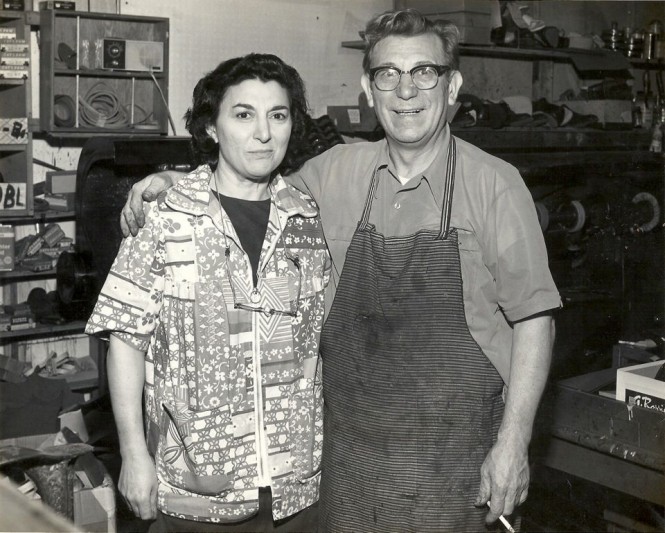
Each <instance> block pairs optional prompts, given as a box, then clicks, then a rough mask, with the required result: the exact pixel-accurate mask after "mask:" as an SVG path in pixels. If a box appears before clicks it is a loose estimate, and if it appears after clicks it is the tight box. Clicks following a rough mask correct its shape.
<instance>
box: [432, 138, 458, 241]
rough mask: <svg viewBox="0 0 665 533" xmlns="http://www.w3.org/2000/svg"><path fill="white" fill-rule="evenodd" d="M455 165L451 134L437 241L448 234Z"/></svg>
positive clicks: (455, 144)
mask: <svg viewBox="0 0 665 533" xmlns="http://www.w3.org/2000/svg"><path fill="white" fill-rule="evenodd" d="M456 163H457V142H456V141H455V137H453V135H452V133H451V134H450V143H449V144H448V161H447V162H446V181H445V184H444V189H443V208H442V209H441V231H440V232H439V235H438V237H437V239H439V240H444V239H446V238H447V237H448V233H450V214H451V212H452V206H453V189H454V187H455V165H456Z"/></svg>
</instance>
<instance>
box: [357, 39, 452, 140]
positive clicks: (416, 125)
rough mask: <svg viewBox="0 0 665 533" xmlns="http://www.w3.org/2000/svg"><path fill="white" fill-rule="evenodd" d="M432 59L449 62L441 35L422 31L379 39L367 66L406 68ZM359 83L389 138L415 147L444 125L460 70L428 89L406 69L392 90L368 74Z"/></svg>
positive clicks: (443, 62)
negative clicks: (379, 86)
mask: <svg viewBox="0 0 665 533" xmlns="http://www.w3.org/2000/svg"><path fill="white" fill-rule="evenodd" d="M432 63H433V64H436V65H447V64H448V63H447V61H446V58H445V55H444V52H443V46H442V44H441V39H440V38H439V37H438V36H437V35H434V34H424V35H418V36H414V37H402V36H390V37H386V38H385V39H383V40H381V41H379V42H378V43H377V45H376V46H375V47H374V50H373V51H372V56H371V64H370V66H371V67H372V68H375V67H381V66H388V67H396V68H398V69H400V70H402V71H409V70H411V69H412V68H414V67H416V66H418V65H424V64H432ZM451 76H452V77H451ZM449 77H451V79H450V81H448V78H449ZM361 83H362V86H363V89H364V91H365V94H366V95H367V100H368V103H369V105H370V106H372V107H374V110H375V111H376V116H377V119H378V120H379V122H380V123H381V126H383V129H384V130H385V132H386V137H387V138H388V140H389V141H390V142H392V143H396V144H398V145H401V146H403V147H405V148H414V149H418V148H424V147H426V146H428V144H429V143H431V142H433V140H434V139H436V138H438V135H439V134H440V133H441V132H442V131H443V129H444V128H445V125H446V113H447V111H448V106H450V105H452V104H454V103H455V100H456V98H457V92H458V90H459V88H460V86H461V84H462V76H461V74H460V73H459V72H454V73H450V74H447V75H446V74H444V75H443V76H441V77H440V78H439V82H438V84H437V85H436V87H434V88H433V89H427V90H422V89H418V88H417V87H416V86H415V85H414V84H413V80H412V79H411V76H410V75H409V74H408V72H406V73H404V74H402V77H401V79H400V82H399V85H398V86H397V88H395V90H393V91H380V90H379V89H377V88H376V86H375V85H374V83H373V82H371V81H370V80H369V76H368V75H367V74H363V77H362V80H361Z"/></svg>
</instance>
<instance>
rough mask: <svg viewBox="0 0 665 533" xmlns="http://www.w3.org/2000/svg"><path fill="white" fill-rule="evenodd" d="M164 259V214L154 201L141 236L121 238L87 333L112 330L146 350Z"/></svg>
mask: <svg viewBox="0 0 665 533" xmlns="http://www.w3.org/2000/svg"><path fill="white" fill-rule="evenodd" d="M164 259H165V253H164V239H163V238H162V231H161V217H160V213H159V208H158V206H157V202H155V203H152V204H150V212H149V213H148V215H147V217H146V224H145V226H144V227H143V228H142V229H141V230H140V231H139V233H138V235H137V236H136V237H132V236H129V237H127V238H125V239H124V240H123V241H122V244H121V245H120V249H119V251H118V254H117V256H116V258H115V261H114V262H113V266H112V267H111V270H110V271H109V274H108V276H107V278H106V281H105V282H104V285H103V287H102V290H101V292H100V294H99V297H98V299H97V303H96V305H95V308H94V310H93V312H92V315H91V316H90V318H89V319H88V324H87V326H86V333H88V334H98V333H113V334H114V335H116V336H118V337H119V338H121V339H122V340H123V341H124V342H126V343H127V344H129V345H131V346H133V347H135V348H137V349H138V350H141V351H143V352H145V351H147V349H148V345H149V343H150V337H151V335H152V333H153V331H154V330H155V327H156V325H157V321H158V319H159V312H160V309H161V305H162V294H163V288H164Z"/></svg>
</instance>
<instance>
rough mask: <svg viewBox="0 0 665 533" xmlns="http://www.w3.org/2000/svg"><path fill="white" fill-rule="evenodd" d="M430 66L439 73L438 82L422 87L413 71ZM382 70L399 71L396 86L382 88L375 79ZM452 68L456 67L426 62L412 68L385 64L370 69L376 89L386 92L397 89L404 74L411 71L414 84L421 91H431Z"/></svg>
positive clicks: (371, 79) (370, 77)
mask: <svg viewBox="0 0 665 533" xmlns="http://www.w3.org/2000/svg"><path fill="white" fill-rule="evenodd" d="M428 67H429V68H433V69H434V70H436V73H437V77H436V83H435V84H434V85H432V86H431V87H428V88H427V89H423V88H421V87H418V84H417V83H416V82H415V80H414V79H413V73H414V71H416V70H419V69H422V68H428ZM380 70H395V71H397V72H399V78H397V83H396V84H395V86H394V87H393V88H392V89H381V88H380V87H379V86H378V85H377V84H376V81H374V78H375V77H376V73H377V72H378V71H380ZM452 70H454V69H453V67H451V66H450V65H436V64H434V63H426V64H424V65H416V66H415V67H413V68H412V69H410V70H401V69H399V68H397V67H393V66H388V65H384V66H382V67H374V68H370V69H369V80H370V81H372V82H374V86H375V87H376V89H377V90H378V91H385V92H388V91H394V90H395V89H397V87H399V84H400V82H401V81H402V74H406V73H407V72H408V73H409V76H411V81H412V82H413V84H414V85H415V86H416V88H417V89H418V90H420V91H429V90H432V89H434V88H435V87H436V86H437V85H438V84H439V78H440V77H441V76H443V75H444V74H447V73H448V72H450V71H452Z"/></svg>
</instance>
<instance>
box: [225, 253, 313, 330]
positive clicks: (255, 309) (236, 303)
mask: <svg viewBox="0 0 665 533" xmlns="http://www.w3.org/2000/svg"><path fill="white" fill-rule="evenodd" d="M230 255H231V249H230V248H229V247H228V246H227V247H226V250H225V251H224V264H225V266H226V276H227V277H228V278H229V286H230V287H231V295H232V296H233V309H242V310H243V311H253V312H255V313H263V314H264V315H266V316H272V315H282V316H290V317H291V318H296V317H297V316H298V302H300V296H301V294H302V281H303V280H302V266H301V264H300V257H298V256H297V255H296V256H295V257H290V256H289V255H288V254H286V258H287V259H290V260H291V261H292V262H293V264H294V265H295V267H296V269H297V270H298V294H297V295H296V299H295V307H294V302H293V301H291V302H289V303H290V304H291V311H286V310H284V309H274V308H272V307H270V308H266V307H263V306H258V307H253V306H251V305H249V304H246V303H242V302H239V301H238V298H237V297H236V290H235V287H234V286H233V277H232V276H231V268H230V267H229V257H230Z"/></svg>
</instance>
